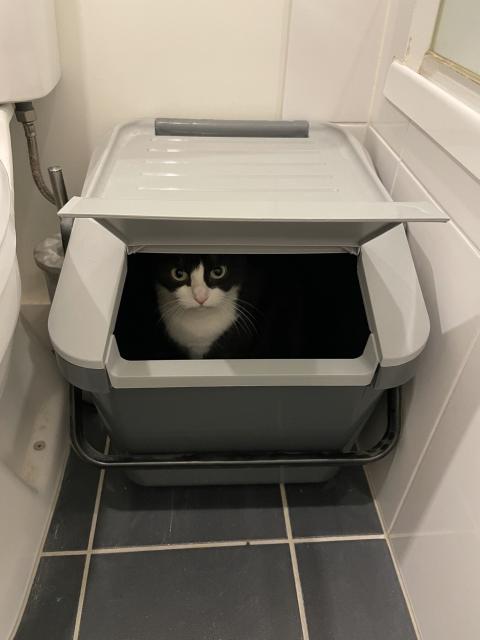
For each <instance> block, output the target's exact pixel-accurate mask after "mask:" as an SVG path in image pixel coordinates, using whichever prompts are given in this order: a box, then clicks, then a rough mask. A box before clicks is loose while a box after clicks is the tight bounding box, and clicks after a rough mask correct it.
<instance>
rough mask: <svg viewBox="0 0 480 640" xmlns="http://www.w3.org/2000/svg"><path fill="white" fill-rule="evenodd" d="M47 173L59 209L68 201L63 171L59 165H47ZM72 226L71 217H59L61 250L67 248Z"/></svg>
mask: <svg viewBox="0 0 480 640" xmlns="http://www.w3.org/2000/svg"><path fill="white" fill-rule="evenodd" d="M48 175H49V176H50V184H51V185H52V192H53V197H54V198H55V204H56V206H57V209H59V210H60V209H61V208H62V207H63V206H65V205H66V204H67V202H68V195H67V189H66V187H65V180H64V179H63V171H62V169H61V167H57V166H53V167H48ZM72 227H73V218H61V220H60V235H61V237H62V246H63V251H66V250H67V246H68V241H69V240H70V234H71V233H72Z"/></svg>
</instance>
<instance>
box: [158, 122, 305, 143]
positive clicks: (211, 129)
mask: <svg viewBox="0 0 480 640" xmlns="http://www.w3.org/2000/svg"><path fill="white" fill-rule="evenodd" d="M155 135H156V136H211V137H226V138H237V137H238V138H308V122H307V121H306V120H195V119H191V118H155Z"/></svg>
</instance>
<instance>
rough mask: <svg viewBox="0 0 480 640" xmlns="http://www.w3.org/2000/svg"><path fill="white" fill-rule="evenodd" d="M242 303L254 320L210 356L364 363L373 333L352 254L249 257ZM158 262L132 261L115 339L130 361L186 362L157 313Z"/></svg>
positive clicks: (146, 256) (140, 256) (143, 257)
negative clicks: (182, 360) (339, 359)
mask: <svg viewBox="0 0 480 640" xmlns="http://www.w3.org/2000/svg"><path fill="white" fill-rule="evenodd" d="M242 259H243V260H245V261H246V264H247V265H248V270H247V273H246V275H245V281H244V283H243V284H242V287H241V289H240V293H239V297H240V299H243V300H244V308H245V309H248V311H249V313H250V314H251V315H250V316H249V317H250V318H252V314H253V323H254V330H251V326H250V325H248V326H247V327H245V326H244V325H245V323H243V325H242V324H239V325H238V326H235V327H232V329H230V332H227V333H226V334H225V335H224V336H222V337H221V338H220V339H219V340H218V341H217V342H216V343H215V344H214V345H213V347H212V349H211V351H210V352H209V353H208V354H207V356H206V357H208V358H212V359H215V358H217V359H218V358H222V359H223V358H244V359H245V358H268V359H275V358H314V359H317V358H357V357H359V356H360V355H361V354H362V353H363V351H364V349H365V345H366V342H367V339H368V336H369V333H370V330H369V327H368V323H367V318H366V315H365V309H364V304H363V299H362V294H361V291H360V284H359V281H358V275H357V256H355V255H351V254H348V253H323V254H308V255H304V254H302V255H298V254H297V255H248V256H244V257H243V258H242ZM158 260H159V256H157V255H156V254H151V253H137V254H133V255H130V256H129V257H128V266H127V276H126V281H125V286H124V289H123V294H122V299H121V302H120V307H119V311H118V315H117V322H116V326H115V336H116V340H117V344H118V348H119V351H120V354H121V356H122V357H123V358H125V359H126V360H171V359H183V358H187V357H188V356H187V354H186V353H185V352H184V351H182V350H181V348H179V347H178V345H176V344H175V343H174V342H173V341H172V340H171V339H170V338H169V336H168V334H167V333H166V331H165V328H164V325H163V322H162V320H161V316H160V313H159V309H158V304H157V297H156V284H157V282H156V275H155V274H156V265H157V264H158Z"/></svg>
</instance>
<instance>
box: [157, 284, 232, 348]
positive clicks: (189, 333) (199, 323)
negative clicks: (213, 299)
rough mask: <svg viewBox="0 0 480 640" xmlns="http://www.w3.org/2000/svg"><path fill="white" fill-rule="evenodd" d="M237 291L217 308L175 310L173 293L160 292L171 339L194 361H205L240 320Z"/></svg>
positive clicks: (160, 300)
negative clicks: (216, 343) (237, 310)
mask: <svg viewBox="0 0 480 640" xmlns="http://www.w3.org/2000/svg"><path fill="white" fill-rule="evenodd" d="M237 291H238V289H237V287H233V288H232V289H231V290H230V291H229V292H227V294H226V295H225V296H224V298H223V300H222V301H221V302H220V303H219V304H218V305H216V306H214V307H205V306H203V307H195V308H192V309H184V308H182V307H178V308H173V309H172V306H173V305H172V299H171V294H170V292H168V291H166V290H165V289H164V288H163V287H159V288H158V301H159V307H160V313H161V315H162V318H163V321H164V323H165V327H166V329H167V332H168V334H169V336H170V337H171V338H172V340H174V341H175V342H176V343H177V344H178V345H180V346H181V347H182V348H184V349H186V350H187V351H188V354H189V355H190V357H191V358H203V356H204V355H205V354H206V353H207V352H208V351H209V349H210V348H211V346H212V345H213V343H214V342H215V341H216V340H218V338H219V337H220V336H221V335H223V334H224V333H225V331H227V329H229V328H230V327H231V326H232V325H233V324H234V322H235V320H236V310H235V301H236V299H237Z"/></svg>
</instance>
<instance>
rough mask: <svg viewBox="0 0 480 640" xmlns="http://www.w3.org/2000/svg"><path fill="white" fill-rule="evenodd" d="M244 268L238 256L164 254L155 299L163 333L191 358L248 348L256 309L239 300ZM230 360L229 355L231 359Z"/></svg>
mask: <svg viewBox="0 0 480 640" xmlns="http://www.w3.org/2000/svg"><path fill="white" fill-rule="evenodd" d="M247 279H248V263H247V261H246V260H245V257H244V256H237V255H228V256H227V255H202V256H198V255H187V254H185V255H163V256H162V258H161V259H159V260H158V262H157V266H156V294H157V301H158V309H159V313H160V317H161V319H162V321H163V324H164V326H165V329H166V332H167V334H168V336H169V337H170V339H171V340H173V342H174V343H175V344H176V345H178V346H179V347H180V348H181V349H182V350H183V351H184V352H185V353H186V354H187V355H188V357H190V358H204V357H212V355H213V354H214V351H215V347H216V348H217V351H218V350H219V347H220V345H221V347H222V349H221V350H222V352H223V355H225V352H226V351H230V352H232V348H233V347H234V346H235V347H236V350H238V349H239V343H241V344H242V350H243V351H245V349H246V342H251V340H252V339H253V337H254V334H255V332H256V330H257V327H256V322H257V318H256V315H255V306H254V305H253V304H252V303H251V302H249V301H248V300H246V299H244V298H243V297H242V295H243V293H244V291H245V288H246V286H247ZM230 355H232V353H231V354H230Z"/></svg>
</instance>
